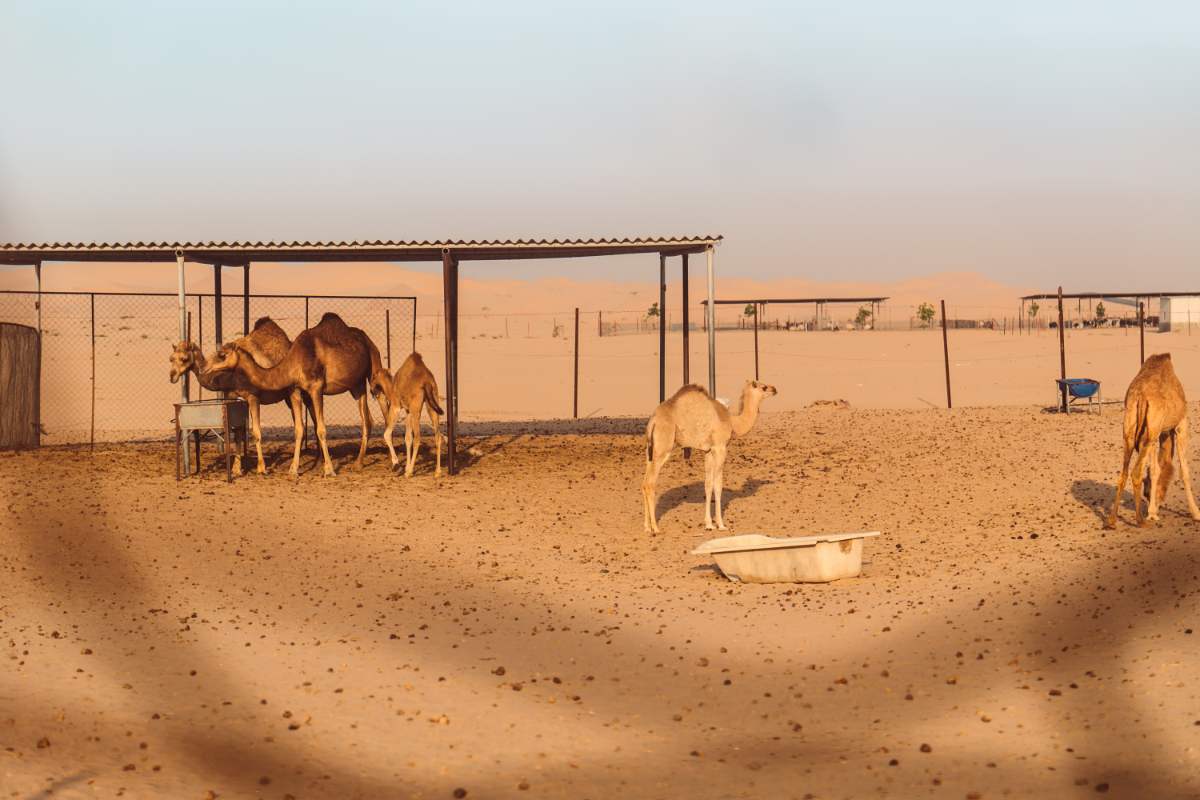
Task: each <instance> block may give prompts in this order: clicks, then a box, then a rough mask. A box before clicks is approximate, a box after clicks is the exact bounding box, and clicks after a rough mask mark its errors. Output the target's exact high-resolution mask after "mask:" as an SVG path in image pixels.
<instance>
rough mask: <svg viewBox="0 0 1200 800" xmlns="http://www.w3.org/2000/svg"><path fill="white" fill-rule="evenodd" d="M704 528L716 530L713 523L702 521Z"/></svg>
mask: <svg viewBox="0 0 1200 800" xmlns="http://www.w3.org/2000/svg"><path fill="white" fill-rule="evenodd" d="M704 530H706V531H715V530H716V528H715V527H713V524H712V523H711V522H706V523H704Z"/></svg>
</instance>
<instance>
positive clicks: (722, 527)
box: [717, 525, 729, 531]
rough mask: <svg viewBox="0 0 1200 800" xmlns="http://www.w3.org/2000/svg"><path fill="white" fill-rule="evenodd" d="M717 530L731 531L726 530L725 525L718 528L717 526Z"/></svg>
mask: <svg viewBox="0 0 1200 800" xmlns="http://www.w3.org/2000/svg"><path fill="white" fill-rule="evenodd" d="M717 530H719V531H727V530H729V528H726V527H725V526H724V525H718V526H717Z"/></svg>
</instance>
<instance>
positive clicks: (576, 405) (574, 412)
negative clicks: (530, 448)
mask: <svg viewBox="0 0 1200 800" xmlns="http://www.w3.org/2000/svg"><path fill="white" fill-rule="evenodd" d="M571 409H572V410H571V415H572V416H573V417H574V418H575V419H579V307H578V306H576V308H575V394H574V400H573V402H572V404H571Z"/></svg>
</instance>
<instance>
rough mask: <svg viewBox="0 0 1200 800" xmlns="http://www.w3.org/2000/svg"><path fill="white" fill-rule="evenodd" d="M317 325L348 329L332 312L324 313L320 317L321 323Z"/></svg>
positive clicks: (342, 320) (343, 321)
mask: <svg viewBox="0 0 1200 800" xmlns="http://www.w3.org/2000/svg"><path fill="white" fill-rule="evenodd" d="M317 324H318V325H341V326H342V327H343V328H345V327H348V326H347V325H346V321H345V320H344V319H342V318H341V317H339V316H338V315H337V314H335V313H333V312H332V311H326V312H325V313H324V314H322V315H321V321H320V322H318V323H317Z"/></svg>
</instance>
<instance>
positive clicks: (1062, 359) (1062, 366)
mask: <svg viewBox="0 0 1200 800" xmlns="http://www.w3.org/2000/svg"><path fill="white" fill-rule="evenodd" d="M1062 301H1063V296H1062V287H1061V286H1060V287H1058V366H1059V373H1060V375H1059V377H1061V378H1062V379H1063V384H1062V386H1061V387H1060V388H1061V389H1062V411H1063V413H1064V414H1065V413H1066V411H1067V383H1066V381H1067V336H1066V332H1064V331H1063V305H1062Z"/></svg>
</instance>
